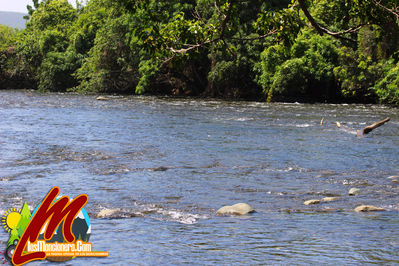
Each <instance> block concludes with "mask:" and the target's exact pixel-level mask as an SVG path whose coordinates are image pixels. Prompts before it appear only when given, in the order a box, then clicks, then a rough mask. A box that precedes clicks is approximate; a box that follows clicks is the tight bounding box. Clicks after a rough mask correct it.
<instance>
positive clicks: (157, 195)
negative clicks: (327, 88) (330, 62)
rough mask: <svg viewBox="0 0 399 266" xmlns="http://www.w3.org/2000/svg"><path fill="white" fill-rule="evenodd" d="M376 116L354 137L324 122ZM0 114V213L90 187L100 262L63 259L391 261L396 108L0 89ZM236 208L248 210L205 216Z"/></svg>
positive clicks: (397, 240) (0, 237)
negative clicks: (53, 193) (373, 209)
mask: <svg viewBox="0 0 399 266" xmlns="http://www.w3.org/2000/svg"><path fill="white" fill-rule="evenodd" d="M387 116H390V117H391V121H390V122H389V123H388V124H387V125H385V126H383V127H381V128H378V129H376V130H375V131H373V132H372V133H371V134H370V135H369V136H367V137H365V138H356V137H355V136H354V135H352V134H349V133H348V132H344V131H342V130H339V129H338V128H337V127H336V126H335V124H334V123H335V121H340V122H341V123H342V124H344V125H346V126H347V127H349V128H352V129H354V130H356V129H359V128H362V127H364V126H365V125H366V124H370V123H372V122H375V121H378V120H380V119H382V118H385V117H387ZM322 117H324V118H325V125H324V126H322V127H321V126H320V120H321V118H322ZM0 121H1V123H0V145H1V149H0V214H3V212H4V211H5V210H7V208H9V207H19V206H22V203H23V201H28V203H29V204H30V205H31V206H35V205H36V204H38V203H39V202H40V200H41V199H42V198H43V196H44V194H45V193H46V192H47V191H48V190H49V189H50V188H51V187H52V186H55V185H57V186H59V187H60V188H61V192H62V193H65V194H67V195H69V196H71V197H73V196H74V195H78V194H81V193H86V194H88V195H89V198H90V199H89V203H88V206H87V207H86V210H87V211H88V212H89V214H90V216H91V218H92V224H93V234H92V239H91V240H92V241H93V243H94V248H95V249H97V250H107V251H109V252H110V257H109V258H104V259H98V258H94V259H90V258H87V259H76V260H74V261H73V265H80V264H82V265H86V264H87V263H95V264H131V263H139V264H142V263H144V264H158V263H162V264H165V263H167V264H183V263H190V264H214V263H221V264H233V263H234V264H258V263H262V264H264V263H267V264H280V263H281V264H336V263H339V264H343V263H349V264H350V263H353V264H363V263H399V255H398V254H399V253H398V251H399V233H398V229H399V218H398V210H399V206H398V203H399V194H398V192H399V185H398V184H396V183H394V182H392V180H390V179H387V177H388V176H391V175H398V174H399V169H398V159H399V150H398V149H397V147H398V144H399V137H398V134H397V132H398V129H399V122H398V121H399V115H398V112H397V109H394V108H389V107H383V106H372V105H307V104H268V103H251V102H225V101H215V100H192V99H169V98H154V97H119V96H115V97H110V98H109V100H108V101H96V100H95V97H93V96H79V95H68V94H37V93H35V92H20V91H19V92H14V91H0ZM351 187H357V188H360V189H361V193H360V194H359V195H358V196H348V191H349V189H350V188H351ZM332 196H334V197H339V198H338V200H335V201H332V202H323V203H322V204H319V205H309V206H305V205H304V204H303V202H304V201H305V200H309V199H322V198H324V197H332ZM237 202H247V203H249V204H251V205H252V206H253V207H254V208H255V209H256V210H257V212H256V213H255V214H253V215H250V216H244V217H218V216H215V212H216V210H217V209H218V208H219V207H221V206H223V205H231V204H234V203H237ZM360 204H371V205H376V206H379V207H383V208H385V209H386V210H387V211H386V212H379V213H371V214H370V213H369V214H359V213H355V212H353V211H352V210H353V209H354V208H355V207H356V206H358V205H360ZM104 209H110V210H115V212H114V213H113V214H112V215H110V216H107V217H105V218H96V215H97V213H98V212H99V211H101V210H104ZM0 231H1V232H0V242H1V243H3V244H4V245H5V242H6V240H7V239H8V238H7V235H6V233H5V232H3V231H2V230H0Z"/></svg>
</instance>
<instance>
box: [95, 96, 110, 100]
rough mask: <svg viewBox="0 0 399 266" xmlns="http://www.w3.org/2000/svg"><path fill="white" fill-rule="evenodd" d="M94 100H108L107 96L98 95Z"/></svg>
mask: <svg viewBox="0 0 399 266" xmlns="http://www.w3.org/2000/svg"><path fill="white" fill-rule="evenodd" d="M96 100H97V101H108V98H107V97H104V96H98V97H97V98H96Z"/></svg>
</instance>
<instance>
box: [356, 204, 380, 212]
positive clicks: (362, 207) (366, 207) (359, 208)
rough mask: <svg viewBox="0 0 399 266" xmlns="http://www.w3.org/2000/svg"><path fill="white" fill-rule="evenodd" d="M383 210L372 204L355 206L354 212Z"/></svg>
mask: <svg viewBox="0 0 399 266" xmlns="http://www.w3.org/2000/svg"><path fill="white" fill-rule="evenodd" d="M375 211H385V209H383V208H380V207H376V206H373V205H360V206H357V207H356V208H355V212H375Z"/></svg>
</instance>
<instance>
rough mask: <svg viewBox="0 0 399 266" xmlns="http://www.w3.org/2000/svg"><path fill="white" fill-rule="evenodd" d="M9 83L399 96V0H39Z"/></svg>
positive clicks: (73, 88) (282, 97) (191, 92)
mask: <svg viewBox="0 0 399 266" xmlns="http://www.w3.org/2000/svg"><path fill="white" fill-rule="evenodd" d="M27 9H28V13H29V15H28V16H27V17H26V20H27V25H26V28H25V29H24V30H15V29H12V28H9V27H7V26H0V87H1V88H3V89H18V88H33V89H38V90H40V91H70V92H79V93H121V94H134V93H136V94H144V93H146V94H162V95H165V94H166V95H177V96H201V97H220V98H237V99H251V100H267V101H299V102H362V103H387V104H399V4H398V2H397V0H333V1H328V0H318V1H310V0H292V1H290V0H281V1H280V0H270V1H258V0H247V1H240V0H185V1H177V0H168V1H155V0H119V1H112V0H89V1H87V3H86V4H85V5H82V4H78V5H77V7H76V8H74V7H73V6H71V5H70V4H69V3H68V1H67V0H44V1H41V2H39V1H38V0H33V3H32V6H28V7H27Z"/></svg>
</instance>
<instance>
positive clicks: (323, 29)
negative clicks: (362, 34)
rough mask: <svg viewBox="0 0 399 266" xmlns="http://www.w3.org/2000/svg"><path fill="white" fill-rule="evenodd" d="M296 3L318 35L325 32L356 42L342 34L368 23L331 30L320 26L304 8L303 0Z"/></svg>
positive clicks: (354, 30)
mask: <svg viewBox="0 0 399 266" xmlns="http://www.w3.org/2000/svg"><path fill="white" fill-rule="evenodd" d="M298 3H299V6H300V8H301V9H302V11H303V13H304V14H305V16H306V18H307V19H308V20H309V22H310V24H311V25H312V27H313V28H315V30H316V31H317V32H318V33H319V34H320V35H323V34H324V33H325V34H328V35H331V36H333V37H335V38H337V39H341V40H346V41H350V42H356V41H355V40H352V39H350V38H347V37H344V36H342V35H344V34H347V33H353V32H356V31H358V30H359V29H360V28H362V27H363V26H365V25H368V23H365V24H361V25H358V26H356V27H352V28H349V29H347V30H344V31H341V32H333V31H330V30H329V29H327V28H325V27H323V26H321V25H320V24H319V23H318V22H317V21H316V20H315V19H314V18H313V16H312V15H311V14H310V12H309V10H308V9H307V8H306V5H305V1H304V0H298Z"/></svg>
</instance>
